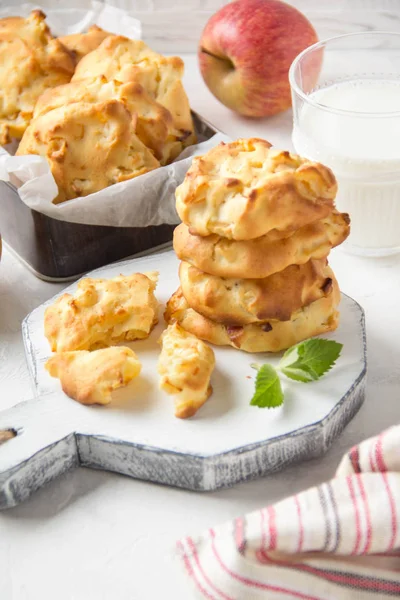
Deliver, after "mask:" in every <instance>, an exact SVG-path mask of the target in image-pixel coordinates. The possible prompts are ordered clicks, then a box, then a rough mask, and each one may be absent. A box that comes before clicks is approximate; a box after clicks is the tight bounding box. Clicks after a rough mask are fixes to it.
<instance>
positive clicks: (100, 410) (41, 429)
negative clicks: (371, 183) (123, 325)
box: [0, 252, 366, 506]
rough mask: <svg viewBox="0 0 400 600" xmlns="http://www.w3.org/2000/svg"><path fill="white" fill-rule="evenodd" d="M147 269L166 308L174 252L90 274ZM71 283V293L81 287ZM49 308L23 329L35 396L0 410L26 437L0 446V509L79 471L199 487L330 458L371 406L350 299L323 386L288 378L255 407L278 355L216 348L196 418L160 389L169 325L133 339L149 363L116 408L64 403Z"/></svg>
mask: <svg viewBox="0 0 400 600" xmlns="http://www.w3.org/2000/svg"><path fill="white" fill-rule="evenodd" d="M150 270H158V271H159V272H160V282H159V285H158V288H157V293H156V295H157V298H158V299H159V301H160V302H161V303H162V304H165V302H166V301H167V299H168V298H169V297H170V296H171V294H172V293H173V292H174V291H175V289H176V288H177V287H178V285H179V282H178V275H177V273H178V261H177V259H176V257H175V255H174V253H173V252H166V253H163V254H159V255H155V256H150V257H144V258H139V259H131V260H128V261H125V262H123V263H118V264H116V265H112V266H108V267H103V268H101V269H98V270H96V271H94V272H93V273H92V274H91V275H93V276H99V277H100V276H101V277H114V276H116V275H118V274H120V273H122V274H124V275H127V274H129V273H133V272H136V271H141V272H145V271H150ZM75 287H76V284H73V285H71V286H69V287H68V288H66V289H67V290H68V291H73V290H74V289H75ZM52 301H53V300H50V301H49V302H48V303H46V304H44V305H42V306H40V307H38V308H37V309H36V310H34V311H33V312H32V313H31V314H30V315H28V317H27V318H26V319H25V321H24V323H23V335H24V341H25V347H26V354H27V360H28V364H29V368H30V371H31V374H32V379H33V382H34V387H35V390H36V394H37V397H36V398H35V399H34V400H32V401H30V402H28V403H25V404H23V405H19V406H18V407H16V408H15V409H11V410H10V411H7V413H6V414H4V413H0V429H2V428H5V427H14V428H17V429H18V428H19V429H20V431H21V434H20V435H18V436H17V437H16V438H14V439H13V440H11V441H8V442H6V443H5V444H3V445H2V446H0V490H1V489H2V490H3V492H2V493H3V496H2V493H1V491H0V506H10V505H12V504H15V503H17V502H19V501H21V500H22V499H24V498H25V497H27V496H28V495H29V494H30V493H31V491H32V490H33V489H36V488H37V487H38V486H39V485H38V484H37V483H38V482H40V484H42V483H44V482H45V481H47V480H48V479H50V478H53V477H54V476H55V474H57V473H58V472H60V471H62V470H65V469H66V468H69V467H71V466H74V465H78V464H84V465H85V466H92V467H95V468H103V469H108V470H113V471H118V472H121V473H125V474H128V475H132V476H133V477H138V478H142V479H146V480H151V481H157V482H161V483H166V484H170V485H175V486H180V487H186V488H189V489H195V490H212V489H216V488H218V487H221V486H228V485H233V484H235V483H237V482H238V481H242V480H245V479H248V478H252V477H256V476H260V475H263V474H265V473H268V472H271V471H275V470H277V469H280V468H282V467H283V466H285V465H287V464H290V463H292V462H294V461H296V460H301V459H305V458H311V457H313V456H318V455H320V454H322V453H323V452H325V451H326V449H327V448H328V446H329V445H330V444H331V443H332V441H333V440H334V438H335V437H336V436H337V435H338V434H339V433H340V432H341V431H342V429H343V428H344V427H345V425H346V424H347V422H348V421H349V420H350V419H351V418H352V416H353V415H354V414H355V412H356V411H357V410H358V408H359V407H360V405H361V404H362V402H363V399H364V385H365V373H366V345H365V329H364V317H363V311H362V309H361V308H360V307H359V305H358V304H357V303H356V302H355V301H354V300H352V299H350V298H348V297H346V296H343V297H342V302H341V323H340V326H339V328H338V330H337V331H336V332H334V333H333V334H329V335H328V336H326V337H328V338H333V339H336V340H338V341H340V342H341V343H343V344H344V348H343V351H342V355H341V357H340V359H339V361H338V363H337V365H336V366H335V368H334V369H333V370H332V371H331V372H330V373H328V374H327V375H326V376H325V377H324V378H323V379H321V380H320V381H318V382H314V383H310V384H300V383H294V382H290V381H287V382H286V381H285V383H284V390H285V402H284V405H283V406H282V407H280V408H278V409H274V410H267V409H259V408H257V407H252V406H250V405H249V402H250V399H251V397H252V394H253V389H254V376H255V371H254V370H253V369H252V368H251V367H250V364H251V363H253V362H259V363H262V362H263V361H268V362H271V363H274V362H277V361H278V360H279V356H274V355H271V354H247V353H244V352H240V351H237V350H235V349H233V348H214V349H215V353H216V362H217V367H216V370H215V373H214V375H213V379H212V384H213V388H214V393H213V395H212V397H211V398H210V400H209V401H208V402H207V403H206V404H205V405H204V407H202V409H201V410H200V411H199V412H198V413H197V415H196V416H195V417H194V418H192V419H189V420H179V419H176V418H175V417H174V416H173V400H172V399H171V397H169V396H167V395H166V394H164V393H163V392H161V391H160V390H159V388H158V377H157V371H156V363H157V359H158V354H159V347H158V345H157V339H158V337H159V335H160V333H161V331H162V329H163V327H164V324H163V319H162V318H161V319H160V324H159V325H158V326H157V327H156V328H155V330H154V331H153V332H152V334H151V336H150V338H149V339H148V340H144V341H138V342H134V343H133V344H132V348H134V350H135V352H137V354H138V356H139V358H140V360H141V362H142V364H143V369H142V374H141V376H140V378H138V379H137V380H136V381H134V382H132V383H131V384H130V385H129V386H128V387H127V388H125V389H123V390H118V391H117V392H115V394H114V401H113V402H112V404H110V405H108V406H106V407H100V406H99V407H86V406H81V405H79V404H78V403H76V402H74V401H72V400H70V399H69V398H68V397H67V396H65V395H64V394H63V392H62V391H61V389H60V384H59V381H58V380H56V379H52V378H51V377H50V376H49V375H48V374H47V372H46V371H45V369H44V363H45V362H46V360H47V358H48V357H49V356H50V349H49V344H48V342H47V340H46V339H45V337H44V334H43V315H44V311H45V308H46V305H47V304H49V303H51V302H52ZM61 439H62V440H64V441H63V443H60V442H59V440H61ZM43 448H46V453H47V454H46V456H47V462H48V463H50V464H51V468H50V467H49V466H47V467H46V468H47V469H49V472H48V473H47V472H46V468H45V467H43V460H42V458H41V453H43ZM33 454H34V455H36V463H37V465H36V467H37V468H36V471H37V473H36V476H35V478H34V479H35V480H34V481H32V478H33V476H32V473H33V472H34V471H35V470H34V469H33V468H32V464H31V465H30V467H29V468H28V466H27V465H29V458H30V457H31V456H32V455H33ZM49 457H50V458H49ZM57 457H58V458H57ZM60 457H61V458H60ZM20 465H25V466H26V469H25V471H27V472H29V473H30V474H31V476H30V480H29V482H26V481H25V482H24V477H25V479H26V473H25V475H24V476H21V475H19V474H18V473H19V472H20V471H21V469H22V467H21V466H20ZM11 471H12V482H13V485H11V486H10V481H11V480H10V474H9V473H10V472H11ZM47 475H48V476H47ZM7 486H8V487H7Z"/></svg>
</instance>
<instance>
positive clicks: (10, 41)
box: [0, 10, 75, 145]
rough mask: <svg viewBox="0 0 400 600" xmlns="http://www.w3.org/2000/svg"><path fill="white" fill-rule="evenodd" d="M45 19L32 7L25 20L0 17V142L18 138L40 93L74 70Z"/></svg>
mask: <svg viewBox="0 0 400 600" xmlns="http://www.w3.org/2000/svg"><path fill="white" fill-rule="evenodd" d="M45 18H46V16H45V15H44V14H43V13H42V12H41V11H39V10H34V11H32V12H31V14H30V15H29V17H27V18H26V19H23V18H21V17H11V18H8V19H0V144H1V145H4V144H8V143H9V142H11V140H12V138H16V139H20V138H21V137H22V135H23V133H24V131H25V129H26V128H27V126H28V125H29V122H30V120H31V118H32V114H33V109H34V106H35V103H36V100H37V99H38V98H39V96H40V95H41V94H42V93H43V92H44V91H45V90H46V89H47V88H49V87H54V86H56V85H60V84H63V83H67V82H68V81H69V80H70V79H71V77H72V75H73V73H74V69H75V61H74V58H73V56H72V55H71V53H70V52H69V51H68V50H67V49H66V48H65V47H64V46H63V45H62V44H61V42H60V41H59V40H57V39H55V38H53V36H52V35H51V33H50V30H49V28H48V27H47V25H46V23H45Z"/></svg>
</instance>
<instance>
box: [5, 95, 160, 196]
mask: <svg viewBox="0 0 400 600" xmlns="http://www.w3.org/2000/svg"><path fill="white" fill-rule="evenodd" d="M16 154H17V155H22V154H38V155H40V156H44V157H45V158H46V159H47V161H48V163H49V165H50V169H51V172H52V173H53V176H54V179H55V181H56V183H57V187H58V191H59V193H58V196H57V198H55V199H54V200H53V202H54V203H55V204H58V203H60V202H65V201H66V200H71V199H73V198H77V197H79V196H87V195H88V194H93V193H94V192H98V191H99V190H102V189H104V188H106V187H108V186H110V185H112V184H113V183H119V182H121V181H126V180H128V179H133V178H134V177H137V176H138V175H142V174H143V173H148V172H149V171H151V170H153V169H156V168H157V167H159V166H160V163H159V162H158V160H157V159H156V158H155V157H154V156H153V154H152V153H151V152H150V150H148V148H146V146H145V145H144V144H143V143H142V142H141V141H140V140H139V138H138V137H137V136H136V135H135V133H134V125H133V123H132V115H131V113H130V112H129V111H128V109H127V108H126V107H125V105H124V104H123V103H122V102H118V101H117V100H109V101H107V102H100V103H98V104H87V103H84V102H76V103H74V104H68V105H67V106H65V107H61V108H56V109H54V110H52V111H50V112H48V113H46V114H44V115H42V116H40V117H38V118H36V119H34V120H33V121H32V123H31V124H30V126H29V127H28V129H27V130H26V132H25V134H24V136H23V138H22V140H21V142H20V144H19V147H18V150H17V152H16Z"/></svg>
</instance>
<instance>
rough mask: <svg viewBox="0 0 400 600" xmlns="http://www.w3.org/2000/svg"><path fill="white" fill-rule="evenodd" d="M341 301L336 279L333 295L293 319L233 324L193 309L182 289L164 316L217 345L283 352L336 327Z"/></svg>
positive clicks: (174, 295) (302, 311)
mask: <svg viewBox="0 0 400 600" xmlns="http://www.w3.org/2000/svg"><path fill="white" fill-rule="evenodd" d="M339 302H340V291H339V287H338V284H337V281H336V279H333V291H332V293H331V294H329V296H326V297H324V298H321V299H320V300H316V301H315V302H313V303H312V304H309V305H308V306H307V307H306V308H304V309H302V310H300V311H298V312H297V313H296V314H295V315H293V317H292V319H291V320H290V321H270V322H267V323H263V324H254V323H253V324H251V325H244V326H243V327H241V326H238V325H231V326H229V325H222V324H221V323H216V322H215V321H211V319H207V318H206V317H203V315H200V314H199V313H197V312H196V311H194V310H193V309H192V308H189V305H188V303H187V302H186V300H185V297H184V295H183V294H182V290H181V289H180V288H179V289H178V291H176V292H175V294H173V296H172V297H171V298H170V300H169V301H168V303H167V308H166V311H165V313H164V318H165V320H166V322H167V323H174V322H176V323H178V324H179V325H180V326H181V327H183V329H185V330H186V331H188V332H189V333H192V334H193V335H195V336H196V337H198V338H200V339H202V340H205V341H206V342H210V343H211V344H215V345H216V346H233V347H234V348H237V349H238V350H244V351H245V352H279V351H280V350H286V349H287V348H290V347H291V346H293V345H294V344H297V343H298V342H301V341H302V340H305V339H307V338H310V337H312V336H315V335H321V334H325V333H327V332H328V331H333V330H334V329H336V327H337V326H338V318H339V313H338V312H337V310H336V309H337V306H338V305H339Z"/></svg>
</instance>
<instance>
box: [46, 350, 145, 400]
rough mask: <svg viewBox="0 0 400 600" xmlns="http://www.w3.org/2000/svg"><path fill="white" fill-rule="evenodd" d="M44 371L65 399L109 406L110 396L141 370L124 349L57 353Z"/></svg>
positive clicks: (129, 351) (130, 351)
mask: <svg viewBox="0 0 400 600" xmlns="http://www.w3.org/2000/svg"><path fill="white" fill-rule="evenodd" d="M45 367H46V369H47V371H48V372H49V374H50V375H51V376H52V377H57V378H58V379H59V380H60V382H61V387H62V389H63V391H64V392H65V393H66V394H67V396H69V397H70V398H72V399H73V400H76V401H77V402H80V403H81V404H109V403H110V402H111V392H113V391H114V390H116V389H118V388H120V387H123V386H125V385H127V384H128V383H129V382H130V381H132V379H134V378H135V377H137V376H138V375H139V373H140V370H141V364H140V362H139V359H138V358H137V356H136V354H135V353H134V351H133V350H131V349H130V348H126V347H125V346H113V347H111V348H103V349H101V350H94V351H93V352H88V351H87V350H79V351H77V352H58V353H57V354H54V355H53V356H52V357H51V358H49V360H48V361H47V362H46V365H45Z"/></svg>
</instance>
